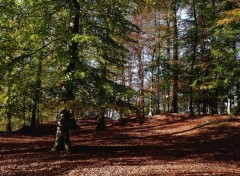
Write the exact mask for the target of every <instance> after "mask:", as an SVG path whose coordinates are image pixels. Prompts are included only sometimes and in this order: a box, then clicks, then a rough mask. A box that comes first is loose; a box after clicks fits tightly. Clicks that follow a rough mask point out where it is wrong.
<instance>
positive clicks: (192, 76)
mask: <svg viewBox="0 0 240 176" xmlns="http://www.w3.org/2000/svg"><path fill="white" fill-rule="evenodd" d="M192 8H193V16H194V27H195V32H194V41H193V53H192V57H191V59H192V62H191V70H190V101H189V109H190V114H189V116H190V117H192V116H194V110H193V86H192V84H193V79H194V65H195V60H196V56H197V44H198V20H197V12H196V4H195V0H193V1H192Z"/></svg>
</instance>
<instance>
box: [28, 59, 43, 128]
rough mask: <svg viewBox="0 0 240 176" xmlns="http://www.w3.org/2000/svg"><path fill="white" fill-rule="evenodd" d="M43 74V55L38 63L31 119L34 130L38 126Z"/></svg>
mask: <svg viewBox="0 0 240 176" xmlns="http://www.w3.org/2000/svg"><path fill="white" fill-rule="evenodd" d="M41 74H42V55H41V58H39V61H38V70H37V76H36V84H35V93H34V98H33V108H32V118H31V123H30V127H31V128H34V127H35V126H36V122H37V107H38V103H39V99H40V93H41V87H42V86H41Z"/></svg>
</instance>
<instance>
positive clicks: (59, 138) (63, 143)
mask: <svg viewBox="0 0 240 176" xmlns="http://www.w3.org/2000/svg"><path fill="white" fill-rule="evenodd" d="M71 117H72V114H71V113H70V111H69V110H67V109H64V110H62V111H61V112H60V113H59V115H58V116H57V132H56V140H55V144H54V146H53V148H52V149H51V151H53V152H55V151H62V150H64V149H65V150H66V151H71V144H70V138H69V128H70V119H71Z"/></svg>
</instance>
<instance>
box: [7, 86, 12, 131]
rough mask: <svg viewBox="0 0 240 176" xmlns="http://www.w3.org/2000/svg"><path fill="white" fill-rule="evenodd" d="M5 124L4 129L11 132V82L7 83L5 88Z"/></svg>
mask: <svg viewBox="0 0 240 176" xmlns="http://www.w3.org/2000/svg"><path fill="white" fill-rule="evenodd" d="M7 97H8V100H7V108H8V109H7V126H6V130H7V132H12V102H11V84H10V83H9V85H8V90H7Z"/></svg>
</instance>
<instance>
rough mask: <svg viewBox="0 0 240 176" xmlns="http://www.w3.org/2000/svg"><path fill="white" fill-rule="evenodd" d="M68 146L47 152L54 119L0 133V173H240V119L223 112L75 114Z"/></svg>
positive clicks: (92, 175) (90, 175) (71, 175)
mask: <svg viewBox="0 0 240 176" xmlns="http://www.w3.org/2000/svg"><path fill="white" fill-rule="evenodd" d="M78 125H79V126H80V129H78V130H74V131H72V132H71V142H72V146H73V151H72V152H71V153H68V152H58V153H52V152H49V150H50V149H51V147H52V146H53V144H54V139H55V130H56V126H55V123H48V124H43V125H40V126H38V127H37V128H36V130H35V131H32V132H15V133H12V134H9V133H3V132H1V133H0V175H3V176H6V175H16V176H21V175H22V176H35V175H36V176H41V175H42V176H48V175H51V176H54V175H58V176H60V175H69V176H75V175H88V176H100V175H102V176H112V175H116V176H117V175H122V176H125V175H126V176H127V175H136V176H137V175H156V176H157V175H191V176H192V175H228V176H229V175H234V176H236V175H240V120H239V119H231V118H229V117H227V116H219V115H217V116H196V117H193V118H188V117H187V116H184V115H178V114H169V115H156V116H154V117H152V118H151V119H148V120H147V121H145V122H144V123H143V124H139V123H138V122H137V121H135V120H134V119H132V120H131V121H128V122H125V123H119V122H117V121H113V120H109V119H108V120H107V130H106V131H103V132H99V131H96V130H95V126H96V122H95V120H79V121H78Z"/></svg>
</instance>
